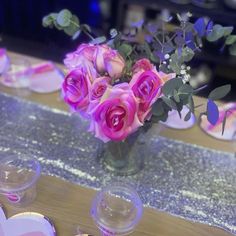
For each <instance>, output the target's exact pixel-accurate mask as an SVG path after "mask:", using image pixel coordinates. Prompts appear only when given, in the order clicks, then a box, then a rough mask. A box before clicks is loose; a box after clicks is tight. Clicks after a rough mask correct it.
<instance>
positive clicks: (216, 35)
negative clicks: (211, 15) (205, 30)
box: [207, 25, 225, 42]
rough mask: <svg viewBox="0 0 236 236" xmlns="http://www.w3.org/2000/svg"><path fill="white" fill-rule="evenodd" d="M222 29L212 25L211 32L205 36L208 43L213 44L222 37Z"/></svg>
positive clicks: (219, 26)
mask: <svg viewBox="0 0 236 236" xmlns="http://www.w3.org/2000/svg"><path fill="white" fill-rule="evenodd" d="M224 33H225V31H224V27H223V26H221V25H214V26H213V29H212V31H211V32H210V33H209V34H208V35H207V40H208V41H209V42H215V41H217V40H218V39H220V38H222V37H223V36H224Z"/></svg>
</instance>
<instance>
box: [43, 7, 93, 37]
mask: <svg viewBox="0 0 236 236" xmlns="http://www.w3.org/2000/svg"><path fill="white" fill-rule="evenodd" d="M42 24H43V26H44V27H49V28H53V27H55V28H56V29H58V30H63V31H64V32H65V33H66V34H67V35H69V36H71V37H72V39H77V38H78V37H79V36H80V34H81V32H83V33H84V34H85V35H87V36H88V37H89V38H90V39H91V40H94V37H93V36H92V34H91V32H92V30H91V28H90V26H89V25H87V24H80V20H79V18H78V17H77V16H76V15H73V14H72V13H71V12H70V11H69V10H67V9H63V10H61V11H60V12H59V13H50V14H49V15H47V16H45V17H44V18H43V21H42Z"/></svg>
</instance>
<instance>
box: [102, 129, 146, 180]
mask: <svg viewBox="0 0 236 236" xmlns="http://www.w3.org/2000/svg"><path fill="white" fill-rule="evenodd" d="M144 133H145V131H144V129H143V128H140V129H139V130H138V131H137V132H135V133H133V134H131V135H130V136H129V137H128V138H126V140H125V141H121V142H114V141H110V142H108V143H102V144H101V146H100V150H99V158H100V162H101V163H102V165H103V166H104V168H105V169H107V170H109V171H111V172H113V173H114V174H116V175H122V176H125V175H126V176H127V175H133V174H136V173H137V172H139V171H140V170H141V169H142V168H143V166H144V153H143V152H144V150H143V149H144V147H143V146H144V143H145V142H144V138H143V137H144Z"/></svg>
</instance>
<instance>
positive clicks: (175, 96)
mask: <svg viewBox="0 0 236 236" xmlns="http://www.w3.org/2000/svg"><path fill="white" fill-rule="evenodd" d="M174 100H175V101H176V102H177V103H179V102H180V98H179V94H178V92H177V90H174Z"/></svg>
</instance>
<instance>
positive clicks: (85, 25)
mask: <svg viewBox="0 0 236 236" xmlns="http://www.w3.org/2000/svg"><path fill="white" fill-rule="evenodd" d="M81 27H82V28H84V29H85V30H86V31H87V32H89V33H91V32H92V29H91V27H90V26H89V25H87V24H83V25H81Z"/></svg>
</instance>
